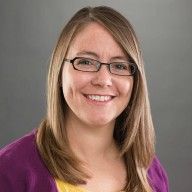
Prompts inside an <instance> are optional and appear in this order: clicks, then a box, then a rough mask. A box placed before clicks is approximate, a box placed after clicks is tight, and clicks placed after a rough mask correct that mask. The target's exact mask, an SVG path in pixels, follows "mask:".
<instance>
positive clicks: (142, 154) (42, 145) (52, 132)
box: [37, 6, 155, 192]
mask: <svg viewBox="0 0 192 192" xmlns="http://www.w3.org/2000/svg"><path fill="white" fill-rule="evenodd" d="M92 22H97V23H99V24H100V25H102V26H103V27H105V28H106V29H107V30H108V31H109V33H110V34H111V35H112V36H113V38H114V39H115V41H116V42H117V43H118V44H119V46H120V47H121V48H122V49H123V50H124V51H125V53H126V54H127V55H128V57H129V58H130V59H131V60H132V61H133V62H134V63H136V65H137V67H138V71H137V73H136V74H135V75H134V84H133V90H132V95H131V98H130V101H129V104H128V106H127V108H126V109H125V110H124V111H123V112H122V114H121V115H120V116H119V117H118V118H117V119H116V124H115V128H114V139H115V141H116V143H117V145H118V147H119V149H120V153H121V155H122V157H123V158H124V160H125V164H126V169H127V183H126V185H125V188H124V189H123V190H124V191H126V192H136V191H139V192H151V191H152V188H151V186H150V183H149V178H148V176H147V170H148V168H149V166H150V164H151V161H152V159H153V158H154V154H155V150H154V142H155V134H154V128H153V122H152V118H151V111H150V104H149V99H148V91H147V84H146V78H145V72H144V66H143V59H142V54H141V50H140V47H139V42H138V39H137V37H136V35H135V32H134V30H133V28H132V26H131V24H130V23H129V21H128V20H127V19H126V18H125V17H124V16H122V15H121V14H120V13H118V12H117V11H115V10H114V9H112V8H110V7H106V6H98V7H85V8H82V9H80V10H79V11H78V12H77V13H76V14H75V15H74V16H73V17H72V18H71V20H70V21H69V22H68V23H67V24H66V26H65V27H64V29H63V30H62V32H61V35H60V37H59V39H58V42H57V44H56V47H55V49H54V51H53V54H52V58H51V61H50V68H49V74H48V85H47V89H48V94H47V116H46V118H45V119H44V120H43V121H42V123H41V124H40V127H39V129H38V132H37V146H38V150H39V152H40V155H41V156H42V158H43V160H44V163H45V164H46V166H47V168H48V169H49V171H50V173H51V174H52V176H53V177H54V178H57V179H60V180H63V181H65V182H69V183H71V184H74V185H78V184H83V183H86V179H88V178H89V175H88V174H87V173H86V171H85V169H84V166H83V163H82V162H81V161H80V160H79V159H78V158H77V157H76V156H75V154H74V153H73V152H72V150H71V148H70V146H69V141H68V138H67V134H66V129H65V122H66V120H65V118H66V109H67V104H66V102H65V98H64V96H63V92H62V88H61V73H62V65H63V63H64V62H63V60H64V58H65V57H66V55H67V52H68V49H69V47H70V45H71V42H72V41H73V39H74V38H75V37H76V36H77V34H78V33H79V32H80V31H81V30H82V29H84V28H85V27H86V26H87V25H88V24H90V23H92Z"/></svg>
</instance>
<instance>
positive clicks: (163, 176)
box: [148, 157, 169, 192]
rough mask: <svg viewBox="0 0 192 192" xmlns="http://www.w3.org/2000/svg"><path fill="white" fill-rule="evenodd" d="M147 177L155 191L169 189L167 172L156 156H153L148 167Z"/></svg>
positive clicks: (164, 191)
mask: <svg viewBox="0 0 192 192" xmlns="http://www.w3.org/2000/svg"><path fill="white" fill-rule="evenodd" d="M148 177H149V181H150V183H151V185H152V186H153V188H154V190H155V192H168V191H169V184H168V177H167V173H166V171H165V169H164V167H163V166H162V164H161V163H160V161H159V159H158V158H157V157H154V159H153V161H152V163H151V165H150V167H149V169H148Z"/></svg>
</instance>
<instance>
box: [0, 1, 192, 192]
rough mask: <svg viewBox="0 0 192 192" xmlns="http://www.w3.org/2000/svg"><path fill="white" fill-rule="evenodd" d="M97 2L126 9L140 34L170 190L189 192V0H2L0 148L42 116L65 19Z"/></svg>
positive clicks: (191, 158) (191, 29)
mask: <svg viewBox="0 0 192 192" xmlns="http://www.w3.org/2000/svg"><path fill="white" fill-rule="evenodd" d="M102 4H103V5H109V6H111V7H114V8H115V9H117V10H119V11H120V12H121V13H122V14H124V15H125V16H126V17H127V18H128V19H129V20H130V21H131V23H132V24H133V25H134V27H135V30H136V32H137V34H138V37H139V39H140V42H141V46H142V49H143V55H144V60H145V67H146V73H147V80H148V87H149V93H150V99H151V106H152V113H153V119H154V124H155V128H156V133H157V145H156V146H157V154H158V156H159V158H160V160H161V162H162V163H163V165H164V167H165V168H166V170H167V172H168V175H169V180H170V189H171V190H170V191H174V192H181V191H182V192H185V191H186V192H188V191H192V185H191V173H192V153H191V147H192V139H191V136H192V131H191V130H192V129H191V128H192V126H191V125H192V123H191V122H192V121H191V119H192V118H191V108H192V102H191V93H192V88H191V87H192V86H191V80H192V76H191V71H192V67H191V55H192V51H191V49H192V35H191V34H192V1H191V0H142V1H141V0H118V1H117V0H116V1H115V0H114V1H109V0H106V1H95V2H94V1H91V0H90V1H88V0H87V1H83V0H78V1H75V0H74V1H64V0H54V1H53V0H33V1H30V0H17V1H16V0H0V124H1V126H0V130H1V131H0V146H4V145H6V144H8V143H10V142H11V141H12V140H14V139H16V138H19V137H20V136H22V135H23V134H25V133H27V132H28V131H30V130H32V129H33V128H35V127H37V126H38V124H39V122H40V121H41V119H42V118H43V116H44V114H45V103H46V101H45V95H46V94H45V84H46V75H47V69H48V63H49V60H50V55H51V52H52V49H53V47H54V45H55V42H56V40H57V38H58V35H59V33H60V30H61V29H62V27H63V25H64V23H65V22H66V21H67V20H68V19H69V18H70V17H71V16H72V14H73V13H74V12H75V11H77V10H78V9H79V8H81V7H83V6H86V5H102Z"/></svg>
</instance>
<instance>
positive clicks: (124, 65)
mask: <svg viewBox="0 0 192 192" xmlns="http://www.w3.org/2000/svg"><path fill="white" fill-rule="evenodd" d="M112 68H113V69H114V70H129V65H128V64H127V63H113V64H112Z"/></svg>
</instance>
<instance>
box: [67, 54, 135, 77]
mask: <svg viewBox="0 0 192 192" xmlns="http://www.w3.org/2000/svg"><path fill="white" fill-rule="evenodd" d="M64 61H67V62H70V63H71V64H72V65H73V68H74V69H75V70H78V71H83V72H97V71H99V70H100V68H101V65H106V66H107V67H108V69H109V71H110V73H112V74H115V75H120V76H132V75H134V74H135V72H136V71H137V65H136V64H135V63H131V62H126V61H123V62H112V63H101V62H99V61H97V60H95V59H90V58H85V57H75V58H74V59H64Z"/></svg>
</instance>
